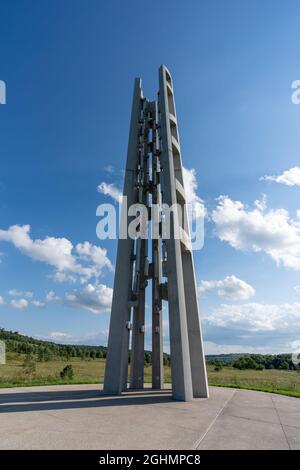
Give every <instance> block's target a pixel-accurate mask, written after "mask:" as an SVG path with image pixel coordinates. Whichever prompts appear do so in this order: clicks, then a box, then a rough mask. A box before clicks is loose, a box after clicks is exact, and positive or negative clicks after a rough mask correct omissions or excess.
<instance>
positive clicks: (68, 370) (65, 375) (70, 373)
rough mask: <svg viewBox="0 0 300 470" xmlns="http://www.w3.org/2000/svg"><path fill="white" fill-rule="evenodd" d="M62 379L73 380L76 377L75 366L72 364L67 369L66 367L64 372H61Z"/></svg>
mask: <svg viewBox="0 0 300 470" xmlns="http://www.w3.org/2000/svg"><path fill="white" fill-rule="evenodd" d="M60 377H61V378H62V379H68V380H72V379H73V377H74V371H73V366H72V365H71V364H68V365H67V366H66V367H64V368H63V370H62V371H61V372H60Z"/></svg>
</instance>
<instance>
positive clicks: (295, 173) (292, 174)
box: [260, 166, 300, 186]
mask: <svg viewBox="0 0 300 470" xmlns="http://www.w3.org/2000/svg"><path fill="white" fill-rule="evenodd" d="M260 180H261V181H275V183H280V184H285V185H286V186H300V167H298V166H294V167H293V168H290V169H289V170H285V171H284V172H283V173H282V174H281V175H277V176H274V175H273V176H272V175H269V176H268V175H265V176H262V177H261V178H260Z"/></svg>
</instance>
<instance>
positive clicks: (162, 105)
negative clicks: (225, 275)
mask: <svg viewBox="0 0 300 470" xmlns="http://www.w3.org/2000/svg"><path fill="white" fill-rule="evenodd" d="M123 195H124V196H126V197H127V203H128V207H129V206H130V205H132V204H139V203H140V204H143V205H145V206H146V207H149V214H150V213H151V210H150V209H151V205H153V204H158V205H161V204H167V205H168V206H169V207H171V206H173V205H174V204H175V205H176V204H177V205H178V206H180V209H181V210H180V211H176V210H175V211H172V212H171V213H170V233H169V237H168V238H165V239H164V238H163V234H161V235H160V236H159V237H155V238H154V237H153V238H152V240H151V242H149V240H148V239H147V238H142V237H139V238H136V239H135V240H134V239H132V238H130V237H127V238H126V239H125V238H124V239H121V238H120V239H119V241H118V251H117V259H116V269H115V280H114V290H113V300H112V310H111V320H110V328H109V339H108V352H107V362H106V369H105V378H104V391H105V392H106V393H108V394H113V395H119V394H121V393H122V392H123V391H125V390H126V389H127V387H128V357H129V348H130V347H131V355H130V384H129V387H130V389H142V388H143V386H144V347H145V346H144V343H145V301H146V289H147V286H148V285H150V286H151V291H152V292H151V297H152V305H151V308H152V388H153V389H156V390H159V389H163V387H164V371H163V321H162V305H163V302H164V301H165V302H166V303H167V305H168V314H169V329H170V332H169V333H170V353H171V374H172V395H173V398H174V399H177V400H184V401H189V400H192V398H193V397H205V398H206V397H208V385H207V375H206V367H205V357H204V353H203V343H202V335H201V327H200V319H199V309H198V301H197V287H196V282H195V272H194V262H193V253H192V250H191V243H190V235H189V230H188V229H186V227H185V230H183V229H181V233H183V236H182V237H181V238H179V237H176V236H175V234H176V233H178V231H177V230H178V228H179V227H183V223H182V219H184V218H185V217H186V215H187V214H186V207H185V190H184V183H183V176H182V162H181V151H180V144H179V132H178V125H177V118H176V109H175V100H174V88H173V82H172V78H171V75H170V72H169V71H168V69H167V68H166V67H165V66H164V65H162V66H161V67H160V68H159V92H158V99H157V101H149V100H148V99H147V98H146V97H144V95H143V92H142V89H141V80H140V79H139V78H136V79H135V81H134V91H133V100H132V111H131V123H130V132H129V143H128V153H127V163H126V172H125V181H124V190H123ZM149 217H150V215H149ZM159 217H161V216H159V215H158V220H149V223H150V224H152V231H153V229H154V226H155V225H156V226H157V227H158V233H160V230H159V227H160V226H161V220H159ZM131 220H132V217H130V216H128V214H126V213H123V214H122V221H121V225H122V226H123V227H128V225H129V224H130V221H131ZM184 220H186V219H184ZM147 303H148V300H147ZM130 345H131V346H130Z"/></svg>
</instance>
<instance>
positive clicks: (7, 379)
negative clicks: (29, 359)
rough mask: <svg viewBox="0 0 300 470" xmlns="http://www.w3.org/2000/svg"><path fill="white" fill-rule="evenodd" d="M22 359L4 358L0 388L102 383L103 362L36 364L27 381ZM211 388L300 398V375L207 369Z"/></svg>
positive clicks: (147, 377) (13, 355)
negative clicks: (69, 375) (69, 374)
mask: <svg viewBox="0 0 300 470" xmlns="http://www.w3.org/2000/svg"><path fill="white" fill-rule="evenodd" d="M23 361H24V356H23V355H20V354H16V353H8V354H7V364H5V365H0V387H16V386H27V385H28V386H29V385H50V384H64V383H101V382H103V375H104V367H105V360H104V359H95V360H84V361H83V360H81V359H78V358H73V359H70V360H69V361H66V360H55V361H49V362H37V363H36V372H35V374H34V375H33V376H32V377H26V376H25V374H24V369H23V366H22V364H23ZM66 364H72V366H73V369H74V378H73V379H72V380H71V381H68V380H62V379H61V378H60V376H59V373H60V371H61V370H62V369H63V367H64V366H65V365H66ZM207 370H208V380H209V384H210V385H217V386H225V387H235V388H248V389H253V390H263V391H267V392H276V393H282V394H285V395H290V396H298V397H300V373H298V372H296V371H289V370H274V369H273V370H262V371H256V370H238V369H234V368H233V367H224V368H223V369H222V370H221V371H218V372H217V371H215V370H214V366H210V365H209V366H208V367H207ZM145 381H146V382H151V367H150V366H149V367H145ZM165 381H166V382H170V381H171V371H170V368H169V367H166V368H165Z"/></svg>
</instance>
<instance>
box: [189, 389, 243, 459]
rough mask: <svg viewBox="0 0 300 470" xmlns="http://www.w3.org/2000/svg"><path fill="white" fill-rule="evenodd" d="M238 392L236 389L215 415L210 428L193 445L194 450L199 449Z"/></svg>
mask: <svg viewBox="0 0 300 470" xmlns="http://www.w3.org/2000/svg"><path fill="white" fill-rule="evenodd" d="M236 392H237V389H234V390H233V392H232V394H231V395H230V397H228V398H227V400H226V401H225V403H224V405H223V406H222V408H221V409H220V410H219V411H218V413H217V414H216V416H215V417H214V419H213V420H212V422H211V423H210V425H209V426H208V428H207V429H206V431H205V432H204V434H202V436H201V437H200V438H199V439H198V441H196V442H195V444H194V445H193V449H194V450H197V449H198V447H199V446H200V444H201V442H202V441H203V439H204V438H205V437H206V436H207V434H208V433H209V431H210V430H211V428H212V427H213V425H214V424H215V422H216V421H217V419H218V418H219V416H220V415H221V413H222V412H223V410H224V409H225V408H226V406H227V405H228V403H229V402H230V400H231V399H232V398H233V397H234V395H235V394H236Z"/></svg>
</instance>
